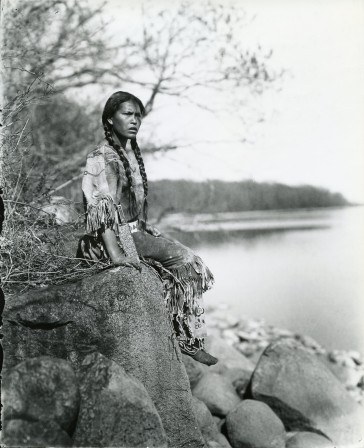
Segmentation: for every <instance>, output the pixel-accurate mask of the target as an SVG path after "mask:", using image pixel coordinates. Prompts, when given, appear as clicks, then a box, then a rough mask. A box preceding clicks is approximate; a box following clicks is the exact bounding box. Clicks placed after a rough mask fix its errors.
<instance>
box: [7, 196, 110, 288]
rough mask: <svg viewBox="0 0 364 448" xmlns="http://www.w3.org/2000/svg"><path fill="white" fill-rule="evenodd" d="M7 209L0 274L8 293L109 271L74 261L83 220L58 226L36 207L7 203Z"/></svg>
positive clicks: (99, 265) (83, 261)
mask: <svg viewBox="0 0 364 448" xmlns="http://www.w3.org/2000/svg"><path fill="white" fill-rule="evenodd" d="M5 207H6V218H5V222H4V227H3V232H2V234H1V236H0V247H1V252H0V274H1V279H2V287H3V289H4V291H5V292H6V293H8V294H13V293H19V292H24V291H26V290H27V289H29V288H33V287H44V286H47V285H50V284H60V283H65V282H69V281H74V280H78V279H80V278H82V277H85V276H89V275H93V274H94V273H96V272H98V271H100V270H102V269H105V268H106V267H108V264H106V263H102V262H88V263H86V262H85V260H83V259H80V258H76V257H75V254H76V249H77V241H78V237H79V236H80V235H81V234H82V233H83V228H84V226H83V222H81V221H83V220H82V219H79V220H78V222H76V223H74V224H67V225H63V226H59V225H57V224H56V223H55V218H54V215H52V214H46V213H42V211H41V209H40V208H38V207H36V206H34V205H32V206H30V205H25V204H21V203H15V204H14V203H11V202H5ZM80 218H82V217H80Z"/></svg>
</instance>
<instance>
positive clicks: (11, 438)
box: [1, 419, 72, 448]
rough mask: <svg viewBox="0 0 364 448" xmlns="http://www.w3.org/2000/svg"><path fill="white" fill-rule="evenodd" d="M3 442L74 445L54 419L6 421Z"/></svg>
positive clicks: (30, 445)
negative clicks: (45, 420)
mask: <svg viewBox="0 0 364 448" xmlns="http://www.w3.org/2000/svg"><path fill="white" fill-rule="evenodd" d="M1 442H2V443H3V444H4V446H7V447H22V446H24V447H26V448H29V447H47V446H60V447H68V446H72V439H71V438H70V436H69V435H68V434H67V433H66V432H65V431H63V429H62V428H61V427H60V426H59V425H58V424H57V423H56V422H54V421H53V420H48V421H47V422H43V421H42V422H40V421H27V420H21V419H14V420H8V421H5V423H4V427H3V431H2V439H1Z"/></svg>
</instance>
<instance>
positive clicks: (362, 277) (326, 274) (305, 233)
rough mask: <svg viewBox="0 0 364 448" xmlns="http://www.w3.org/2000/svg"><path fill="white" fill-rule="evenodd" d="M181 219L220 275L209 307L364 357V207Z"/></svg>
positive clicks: (190, 240) (189, 240)
mask: <svg viewBox="0 0 364 448" xmlns="http://www.w3.org/2000/svg"><path fill="white" fill-rule="evenodd" d="M181 218H182V217H181V215H179V216H174V217H171V218H170V220H171V222H170V223H169V225H171V223H172V225H173V222H175V224H176V223H179V227H182V228H183V230H184V233H183V234H182V235H181V234H179V235H178V236H179V237H180V238H181V239H182V242H185V243H186V244H189V246H190V247H193V248H194V249H195V250H196V252H197V253H198V254H199V255H200V256H201V257H202V258H203V259H204V260H205V262H206V263H207V265H208V266H209V267H210V269H211V270H212V271H213V273H214V275H215V280H216V283H215V285H214V288H213V289H212V290H211V291H208V292H207V293H206V294H205V303H206V304H208V303H209V304H212V305H217V304H220V303H225V304H227V305H228V307H229V308H230V310H231V311H232V312H233V313H234V314H235V315H240V314H241V315H247V316H251V317H255V318H264V319H265V320H266V321H267V322H268V323H271V324H273V325H276V326H280V327H283V328H288V329H290V330H292V331H294V332H298V333H303V334H307V335H310V336H312V337H313V338H314V339H316V340H317V341H318V342H320V343H321V344H322V345H323V346H325V347H326V348H328V349H354V350H359V351H360V352H361V353H363V354H364V330H363V326H364V325H363V323H364V305H363V298H364V263H363V261H362V259H363V255H364V209H363V207H352V208H343V209H320V210H318V209H316V210H305V211H267V212H244V213H229V214H215V215H211V214H210V215H195V216H189V217H188V216H184V217H183V218H184V219H183V221H182V219H181ZM181 222H183V223H184V224H183V225H181V224H180V223H181ZM192 231H194V233H192Z"/></svg>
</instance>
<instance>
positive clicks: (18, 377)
mask: <svg viewBox="0 0 364 448" xmlns="http://www.w3.org/2000/svg"><path fill="white" fill-rule="evenodd" d="M2 400H3V403H4V419H5V420H10V419H26V420H29V421H33V420H35V421H38V420H39V421H42V422H48V421H49V420H53V421H54V422H56V423H57V424H58V425H59V426H60V427H61V428H62V429H63V430H65V431H67V432H68V433H69V434H71V432H72V430H73V428H74V425H75V421H76V419H77V413H78V408H79V402H80V394H79V390H78V381H77V377H76V374H75V372H74V370H73V369H72V367H71V365H70V364H69V363H68V362H67V361H65V360H63V359H57V358H51V357H49V356H41V357H38V358H32V359H28V360H27V361H23V362H21V363H20V364H18V365H16V366H15V367H13V368H11V369H8V370H6V371H5V372H4V374H3V383H2ZM22 428H24V425H23V426H22Z"/></svg>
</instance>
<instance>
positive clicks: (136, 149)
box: [130, 139, 148, 225]
mask: <svg viewBox="0 0 364 448" xmlns="http://www.w3.org/2000/svg"><path fill="white" fill-rule="evenodd" d="M130 144H131V147H132V150H133V151H134V154H135V158H136V160H137V162H138V165H139V171H140V175H141V176H142V180H143V189H144V201H143V211H142V216H143V221H144V223H146V222H147V219H148V200H147V197H148V179H147V173H146V171H145V166H144V161H143V158H142V154H141V152H140V149H139V146H138V143H137V141H136V139H132V140H131V141H130ZM144 225H145V224H144Z"/></svg>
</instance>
